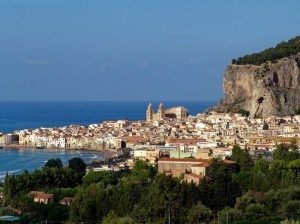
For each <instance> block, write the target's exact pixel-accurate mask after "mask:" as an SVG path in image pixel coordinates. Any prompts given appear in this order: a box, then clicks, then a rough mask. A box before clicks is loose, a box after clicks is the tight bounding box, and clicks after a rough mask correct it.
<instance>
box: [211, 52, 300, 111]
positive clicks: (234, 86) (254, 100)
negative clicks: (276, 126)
mask: <svg viewBox="0 0 300 224" xmlns="http://www.w3.org/2000/svg"><path fill="white" fill-rule="evenodd" d="M223 89H224V95H225V96H224V98H223V99H222V100H221V101H220V102H219V103H218V104H217V105H215V106H213V107H212V108H210V109H209V110H214V111H220V112H230V111H232V112H237V111H238V110H239V109H244V110H247V111H249V112H250V116H251V117H262V116H267V115H276V116H284V115H291V114H293V113H294V111H295V109H298V108H300V53H298V54H297V55H294V56H290V57H285V58H282V59H280V60H278V61H277V62H276V63H271V62H267V63H263V64H261V65H234V64H230V65H228V67H227V69H226V71H225V75H224V79H223Z"/></svg>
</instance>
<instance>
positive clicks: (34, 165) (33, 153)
mask: <svg viewBox="0 0 300 224" xmlns="http://www.w3.org/2000/svg"><path fill="white" fill-rule="evenodd" d="M74 157H79V158H81V159H83V161H85V162H86V163H88V162H90V161H92V160H98V159H102V158H103V154H102V153H101V152H87V151H79V150H77V151H65V150H48V149H47V150H45V149H0V180H3V179H4V178H5V175H6V173H8V174H19V173H22V172H23V171H24V170H28V171H29V172H32V171H34V170H35V169H40V168H42V167H43V166H44V165H45V163H46V162H47V161H48V160H49V159H56V158H60V159H61V161H62V162H63V164H64V165H67V164H68V161H69V160H70V159H72V158H74Z"/></svg>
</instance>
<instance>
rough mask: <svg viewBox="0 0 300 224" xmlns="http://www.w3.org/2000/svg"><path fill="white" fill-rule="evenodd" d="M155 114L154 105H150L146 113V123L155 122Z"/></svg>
mask: <svg viewBox="0 0 300 224" xmlns="http://www.w3.org/2000/svg"><path fill="white" fill-rule="evenodd" d="M153 114H154V111H153V107H152V104H151V103H149V105H148V108H147V111H146V121H147V122H151V121H153Z"/></svg>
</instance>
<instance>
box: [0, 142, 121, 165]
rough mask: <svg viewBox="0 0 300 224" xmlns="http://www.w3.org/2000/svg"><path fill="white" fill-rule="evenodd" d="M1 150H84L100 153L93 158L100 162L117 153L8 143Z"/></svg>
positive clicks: (85, 150) (115, 156)
mask: <svg viewBox="0 0 300 224" xmlns="http://www.w3.org/2000/svg"><path fill="white" fill-rule="evenodd" d="M1 149H2V150H5V149H29V150H34V149H44V150H45V151H46V150H48V151H49V153H51V151H50V150H57V151H59V150H61V151H78V150H79V151H84V152H90V153H102V154H103V158H101V159H99V160H94V161H97V162H102V161H106V160H109V159H113V158H117V157H118V155H117V153H116V152H113V151H111V150H109V149H107V150H101V151H98V150H89V149H66V148H38V147H36V146H27V145H20V144H9V145H5V146H3V148H1ZM1 149H0V150H1ZM91 162H93V161H90V162H89V164H90V163H91Z"/></svg>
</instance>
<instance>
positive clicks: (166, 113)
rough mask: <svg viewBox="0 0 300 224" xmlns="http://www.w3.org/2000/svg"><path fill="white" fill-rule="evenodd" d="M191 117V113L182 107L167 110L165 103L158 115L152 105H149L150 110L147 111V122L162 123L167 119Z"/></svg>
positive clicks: (160, 107)
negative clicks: (161, 121)
mask: <svg viewBox="0 0 300 224" xmlns="http://www.w3.org/2000/svg"><path fill="white" fill-rule="evenodd" d="M188 116H189V111H188V110H187V109H186V108H184V107H182V106H179V107H172V108H170V109H167V110H165V107H164V105H163V103H160V104H159V107H158V111H157V113H155V112H154V110H153V107H152V104H151V103H149V105H148V108H147V110H146V121H147V122H151V121H160V120H164V119H165V118H166V117H167V118H177V119H182V118H185V117H188Z"/></svg>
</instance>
